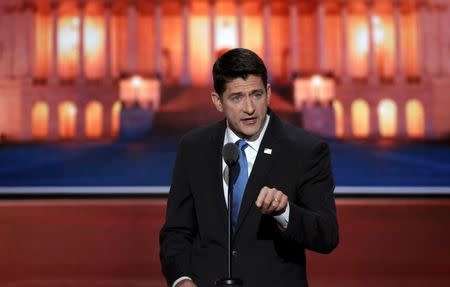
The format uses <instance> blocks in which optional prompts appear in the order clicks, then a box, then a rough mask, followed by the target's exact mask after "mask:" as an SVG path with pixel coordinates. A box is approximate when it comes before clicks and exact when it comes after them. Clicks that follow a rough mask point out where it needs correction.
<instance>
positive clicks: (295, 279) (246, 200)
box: [160, 113, 338, 287]
mask: <svg viewBox="0 0 450 287" xmlns="http://www.w3.org/2000/svg"><path fill="white" fill-rule="evenodd" d="M225 128H226V122H225V120H223V121H221V122H218V123H216V124H212V125H209V126H206V127H203V128H199V129H196V130H194V131H192V132H190V133H188V134H187V135H186V136H184V137H183V139H182V140H181V143H180V147H179V150H178V154H177V158H176V162H175V167H174V173H173V178H172V185H171V188H170V193H169V198H168V202H167V214H166V223H165V225H164V226H163V228H162V230H161V233H160V248H161V249H160V256H161V264H162V270H163V273H164V275H165V277H166V279H167V282H168V284H169V286H170V285H171V284H172V283H173V282H174V281H175V280H176V279H178V278H179V277H181V276H189V277H191V278H192V279H193V280H194V282H195V283H196V284H198V285H199V286H200V287H203V286H214V282H215V280H217V279H219V278H223V277H226V275H227V207H226V204H225V199H224V192H223V184H222V157H221V150H222V146H223V141H224V134H225ZM265 148H270V149H272V154H267V153H264V149H265ZM263 186H268V187H275V188H277V189H279V190H281V191H282V192H284V193H285V194H286V195H287V196H288V198H289V204H290V215H289V224H288V227H287V229H286V230H285V231H283V232H282V231H280V229H279V228H278V226H277V224H276V222H275V220H274V219H273V218H272V217H271V216H269V215H262V214H261V212H260V211H259V209H258V208H257V207H256V205H255V201H256V198H257V196H258V194H259V191H260V190H261V188H262V187H263ZM333 190H334V182H333V178H332V173H331V164H330V152H329V149H328V145H327V144H326V143H325V142H323V141H321V140H319V139H318V138H316V137H314V136H312V135H310V134H309V133H307V132H305V131H304V130H302V129H300V128H297V127H294V126H291V125H288V124H285V123H282V122H281V121H280V120H279V119H278V118H277V117H276V115H275V114H273V113H272V114H271V118H270V122H269V125H268V127H267V130H266V133H265V135H264V137H263V140H262V142H261V146H260V148H259V151H258V154H257V157H256V160H255V163H254V166H253V170H252V172H251V174H250V176H249V179H248V183H247V187H246V190H245V193H244V197H243V200H242V204H241V208H240V213H239V219H238V222H237V225H236V230H235V234H234V239H233V250H234V251H233V258H232V259H233V264H234V265H233V277H237V278H241V279H242V280H243V281H244V286H251V287H253V286H255V287H261V286H280V287H281V286H282V287H288V286H296V287H298V286H307V281H306V265H305V264H306V260H305V248H307V249H310V250H313V251H317V252H320V253H329V252H331V251H332V250H333V249H334V248H335V247H336V246H337V244H338V224H337V219H336V208H335V202H334V196H333Z"/></svg>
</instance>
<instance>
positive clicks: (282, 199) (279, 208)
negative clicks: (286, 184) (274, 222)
mask: <svg viewBox="0 0 450 287" xmlns="http://www.w3.org/2000/svg"><path fill="white" fill-rule="evenodd" d="M287 204H288V197H287V196H286V195H284V194H283V195H282V196H280V204H278V206H277V208H276V209H275V212H280V211H283V210H284V209H285V208H286V206H287Z"/></svg>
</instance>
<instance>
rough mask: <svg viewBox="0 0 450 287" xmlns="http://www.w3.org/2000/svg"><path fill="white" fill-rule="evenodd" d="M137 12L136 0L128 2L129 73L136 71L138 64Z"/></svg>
mask: <svg viewBox="0 0 450 287" xmlns="http://www.w3.org/2000/svg"><path fill="white" fill-rule="evenodd" d="M136 14H137V11H136V2H135V1H130V2H129V4H128V74H130V75H132V74H134V73H135V72H136V64H137V62H136V58H137V55H136V54H137V37H136V34H137V31H136V23H137V15H136Z"/></svg>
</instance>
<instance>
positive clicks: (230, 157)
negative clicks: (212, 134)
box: [222, 143, 239, 166]
mask: <svg viewBox="0 0 450 287" xmlns="http://www.w3.org/2000/svg"><path fill="white" fill-rule="evenodd" d="M222 156H223V160H224V161H225V163H226V164H227V165H228V166H232V165H234V164H235V163H236V162H237V161H238V160H239V148H238V147H237V145H235V144H234V143H227V144H226V145H224V146H223V148H222Z"/></svg>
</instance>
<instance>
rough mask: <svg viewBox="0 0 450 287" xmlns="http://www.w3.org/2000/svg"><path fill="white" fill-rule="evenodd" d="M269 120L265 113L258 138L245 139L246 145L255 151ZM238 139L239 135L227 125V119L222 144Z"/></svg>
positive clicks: (234, 141)
mask: <svg viewBox="0 0 450 287" xmlns="http://www.w3.org/2000/svg"><path fill="white" fill-rule="evenodd" d="M269 120H270V116H269V115H267V114H266V118H265V119H264V125H263V128H262V130H261V133H260V134H259V136H258V138H257V139H255V140H253V141H249V140H245V141H246V142H247V143H248V145H249V146H250V147H251V148H252V149H253V150H255V151H256V152H258V150H259V146H260V145H261V141H262V139H263V137H264V134H265V133H266V130H267V126H268V125H269ZM238 140H240V137H238V136H237V135H236V134H235V133H234V132H233V131H232V130H231V129H230V127H229V126H228V121H227V128H226V130H225V140H224V145H225V144H227V143H229V142H232V143H236V142H237V141H238Z"/></svg>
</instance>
